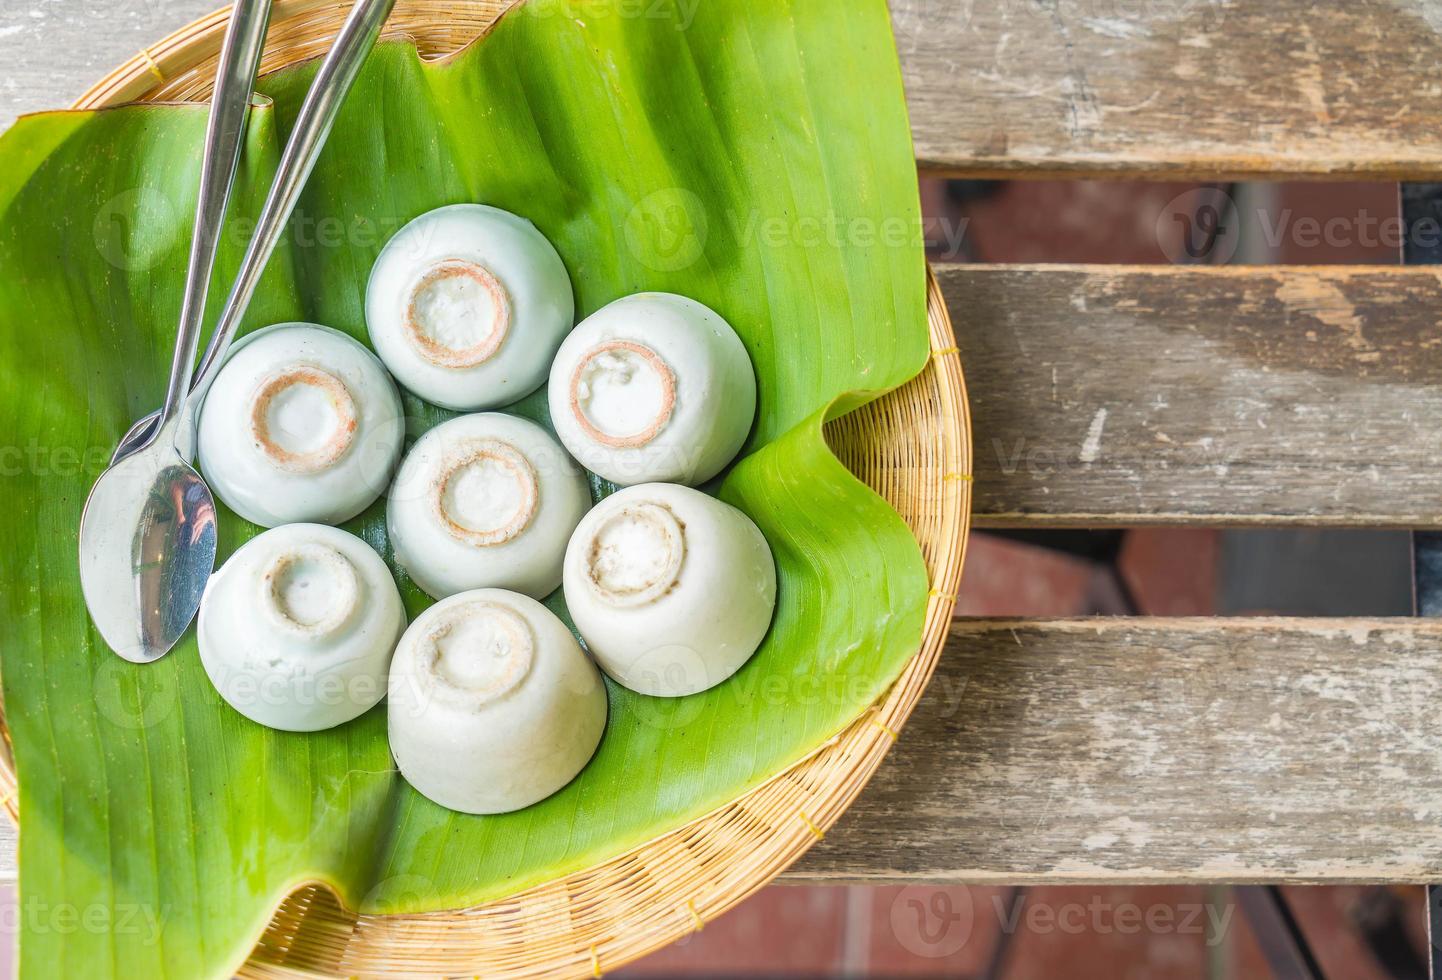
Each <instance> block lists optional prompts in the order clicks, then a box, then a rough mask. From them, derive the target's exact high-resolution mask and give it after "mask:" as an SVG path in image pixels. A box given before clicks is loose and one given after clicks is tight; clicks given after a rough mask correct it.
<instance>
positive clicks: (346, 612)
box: [260, 544, 361, 640]
mask: <svg viewBox="0 0 1442 980" xmlns="http://www.w3.org/2000/svg"><path fill="white" fill-rule="evenodd" d="M260 590H261V595H260V604H261V608H262V609H264V610H265V611H266V613H267V614H268V615H269V617H270V619H271V621H272V622H274V623H275V624H276V625H277V626H279V627H281V628H282V629H284V630H286V631H287V632H289V633H292V634H294V635H296V636H300V637H304V638H307V639H314V640H320V639H324V638H326V637H329V636H332V635H334V634H335V633H337V632H339V631H340V629H341V628H342V627H344V626H345V625H346V623H347V622H349V620H350V619H351V617H352V616H353V615H354V614H355V612H356V610H357V609H359V608H360V603H361V581H360V576H359V575H358V574H357V573H356V569H355V566H354V565H352V564H351V563H350V559H348V558H346V556H345V555H343V554H341V553H340V552H339V551H337V550H336V549H334V548H331V547H328V546H326V545H323V544H305V545H301V546H300V547H297V548H294V549H292V550H289V551H284V552H281V553H280V554H279V555H277V556H276V557H275V558H274V559H273V560H272V561H271V563H270V566H269V567H268V568H267V569H266V571H265V574H263V575H262V576H261V578H260Z"/></svg>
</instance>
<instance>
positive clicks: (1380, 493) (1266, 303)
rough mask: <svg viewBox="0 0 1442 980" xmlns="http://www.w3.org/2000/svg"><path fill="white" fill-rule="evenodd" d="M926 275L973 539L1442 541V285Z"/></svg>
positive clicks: (1264, 270)
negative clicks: (1141, 528)
mask: <svg viewBox="0 0 1442 980" xmlns="http://www.w3.org/2000/svg"><path fill="white" fill-rule="evenodd" d="M937 271H938V276H939V278H940V281H941V285H942V289H943V291H944V292H945V294H946V296H947V302H948V304H949V306H950V309H951V316H952V321H953V323H954V324H955V326H956V333H957V343H958V345H959V346H960V347H961V358H962V363H963V364H964V365H965V367H966V380H967V386H968V389H969V391H970V397H971V408H972V415H973V424H974V430H975V459H976V495H975V514H976V520H977V523H978V524H980V525H988V526H997V525H1008V526H1016V525H1030V526H1036V525H1043V524H1048V525H1057V526H1107V525H1112V526H1129V525H1130V526H1134V525H1138V524H1150V523H1207V524H1217V525H1223V524H1249V523H1264V524H1305V525H1370V526H1403V527H1418V528H1424V527H1429V528H1430V527H1439V526H1442V481H1439V477H1438V466H1439V463H1442V424H1439V420H1442V273H1439V272H1438V271H1436V270H1433V269H1428V268H1382V267H1375V268H1325V269H1324V268H1300V267H1230V268H1196V267H1193V268H1183V267H1170V266H1157V267H1119V266H1031V267H1027V266H1020V267H1019V266H984V265H973V266H943V267H941V268H939V269H938V270H937Z"/></svg>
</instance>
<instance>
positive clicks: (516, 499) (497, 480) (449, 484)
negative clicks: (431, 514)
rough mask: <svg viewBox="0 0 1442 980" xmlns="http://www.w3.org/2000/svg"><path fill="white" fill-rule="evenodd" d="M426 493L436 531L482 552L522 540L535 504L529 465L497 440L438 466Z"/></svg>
mask: <svg viewBox="0 0 1442 980" xmlns="http://www.w3.org/2000/svg"><path fill="white" fill-rule="evenodd" d="M431 491H432V507H433V509H434V511H435V514H436V517H437V519H438V520H439V521H440V523H441V526H442V527H444V528H445V529H446V531H448V532H449V533H450V534H451V536H453V537H455V538H456V539H457V540H459V541H462V542H464V543H466V544H471V545H475V546H476V547H482V548H483V547H488V546H491V545H497V544H504V543H505V542H507V541H510V540H512V539H513V538H515V537H517V536H518V535H519V534H521V532H523V531H524V530H525V529H526V528H527V527H528V526H529V525H530V523H531V520H532V519H533V518H534V517H535V516H536V508H537V506H538V504H539V500H540V490H539V483H538V480H537V477H536V471H535V468H534V467H532V466H531V462H530V460H528V459H527V458H526V457H525V456H524V455H523V454H522V453H521V451H520V450H518V449H517V448H516V447H515V446H513V445H511V444H510V443H508V442H504V441H502V440H500V439H482V440H477V441H474V442H471V443H469V444H466V445H463V446H461V447H460V448H459V449H458V450H457V451H456V452H454V453H453V454H452V455H451V456H450V457H449V458H448V459H447V460H445V461H444V462H443V463H442V464H441V467H440V472H439V475H438V476H437V477H436V479H435V481H434V482H433V484H432V486H431Z"/></svg>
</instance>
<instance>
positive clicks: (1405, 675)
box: [791, 619, 1442, 884]
mask: <svg viewBox="0 0 1442 980" xmlns="http://www.w3.org/2000/svg"><path fill="white" fill-rule="evenodd" d="M1439 653H1442V624H1433V623H1428V622H1425V621H1418V620H1365V621H1364V620H1275V619H1272V620H1265V619H1264V620H1215V619H1197V620H1147V619H1130V620H1128V619H1117V620H1110V619H1108V620H1068V621H1059V622H1035V621H1017V622H1000V621H973V622H965V621H964V622H959V623H957V624H956V626H955V627H954V629H953V631H952V636H951V639H950V641H949V645H948V647H947V650H946V653H945V654H944V655H943V657H942V660H941V664H940V666H939V667H938V669H937V676H936V678H935V680H934V681H933V683H932V686H931V687H930V688H929V689H928V691H927V693H926V696H925V697H924V698H923V699H922V703H921V705H920V706H919V707H918V708H917V710H916V713H915V714H914V715H913V716H912V718H911V720H910V721H909V722H908V723H907V726H906V728H905V730H904V731H903V732H902V735H901V740H900V741H899V742H898V743H897V746H896V748H895V749H894V750H893V751H892V755H891V757H890V758H889V759H888V760H887V762H886V764H885V765H884V766H882V768H881V770H880V772H879V773H878V774H877V776H876V778H875V779H874V780H872V783H871V785H870V786H869V787H868V788H867V790H866V792H865V793H863V794H862V796H861V797H860V799H859V800H858V801H857V802H856V803H855V804H854V805H853V806H852V807H851V809H850V811H849V812H848V813H847V814H846V815H845V816H844V817H843V818H842V819H841V821H840V823H838V824H837V826H836V827H835V828H833V829H832V831H831V832H830V833H829V834H828V835H827V837H826V840H825V841H824V842H823V843H822V844H820V845H818V846H817V847H815V848H814V849H812V851H811V852H810V853H809V854H807V856H806V857H805V858H804V859H803V860H802V861H801V863H800V864H798V865H797V866H796V867H795V868H794V869H793V870H792V872H791V879H792V880H793V881H801V882H808V883H809V882H816V881H849V882H857V881H861V882H881V881H930V882H990V881H1004V882H1008V883H1013V884H1024V883H1031V882H1036V883H1042V882H1050V883H1056V882H1058V881H1075V882H1109V883H1118V882H1128V883H1136V882H1144V881H1145V882H1160V881H1187V882H1199V881H1210V882H1235V881H1252V882H1256V881H1279V882H1342V881H1387V882H1392V883H1400V882H1428V881H1442V767H1439V766H1438V759H1442V732H1439V731H1438V730H1437V727H1436V726H1435V725H1434V724H1432V723H1431V719H1432V710H1431V709H1432V708H1433V706H1434V705H1435V704H1437V703H1438V699H1439V698H1442V672H1439V671H1438V670H1437V666H1436V665H1437V661H1438V656H1439Z"/></svg>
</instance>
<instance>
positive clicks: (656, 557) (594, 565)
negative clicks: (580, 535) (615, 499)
mask: <svg viewBox="0 0 1442 980" xmlns="http://www.w3.org/2000/svg"><path fill="white" fill-rule="evenodd" d="M685 558H686V530H685V527H684V526H683V525H682V524H681V522H680V521H678V520H677V519H676V515H675V514H673V513H672V512H671V510H670V508H668V507H666V506H665V505H663V504H658V503H652V502H641V503H637V504H634V505H632V506H630V507H627V508H625V509H624V510H621V511H620V512H618V513H616V514H614V515H613V516H611V517H609V518H608V519H607V520H606V521H605V522H604V523H602V524H601V526H600V527H598V528H597V529H596V533H595V534H594V535H593V536H592V538H591V543H590V547H589V548H588V549H587V552H586V578H587V581H588V582H589V583H590V585H591V588H592V589H593V590H594V591H595V593H596V594H597V595H598V596H599V597H600V598H601V599H603V600H605V601H606V602H607V603H609V604H611V605H613V606H620V607H634V606H642V605H646V604H647V603H651V602H655V601H656V600H657V599H659V598H661V597H662V596H664V595H665V594H666V593H667V592H669V591H671V589H672V587H674V586H675V584H676V582H677V580H678V579H679V578H680V577H681V565H682V563H683V562H684V561H685Z"/></svg>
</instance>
